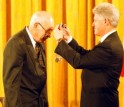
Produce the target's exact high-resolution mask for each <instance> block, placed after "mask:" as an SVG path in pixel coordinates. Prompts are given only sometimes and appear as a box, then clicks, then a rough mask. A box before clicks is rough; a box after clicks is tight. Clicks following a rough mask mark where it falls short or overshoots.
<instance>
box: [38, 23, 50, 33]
mask: <svg viewBox="0 0 124 107" xmlns="http://www.w3.org/2000/svg"><path fill="white" fill-rule="evenodd" d="M37 24H39V25H40V26H41V27H42V29H43V30H44V31H45V35H46V34H49V35H50V33H51V32H50V33H47V31H49V30H46V29H45V28H44V27H43V25H42V24H41V23H37ZM50 30H52V29H50Z"/></svg>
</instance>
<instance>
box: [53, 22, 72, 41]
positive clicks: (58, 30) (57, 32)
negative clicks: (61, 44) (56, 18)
mask: <svg viewBox="0 0 124 107" xmlns="http://www.w3.org/2000/svg"><path fill="white" fill-rule="evenodd" d="M54 37H55V39H56V40H57V41H58V40H60V39H63V40H66V41H67V40H68V39H69V37H70V31H69V29H68V28H67V26H66V25H65V24H59V25H57V26H56V27H55V29H54Z"/></svg>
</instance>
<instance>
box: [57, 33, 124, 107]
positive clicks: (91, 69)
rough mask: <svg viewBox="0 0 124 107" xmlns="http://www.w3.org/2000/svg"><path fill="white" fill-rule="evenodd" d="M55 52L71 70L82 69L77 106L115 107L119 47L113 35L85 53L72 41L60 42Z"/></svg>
mask: <svg viewBox="0 0 124 107" xmlns="http://www.w3.org/2000/svg"><path fill="white" fill-rule="evenodd" d="M55 52H56V53H57V54H59V55H61V56H62V57H63V58H65V59H66V60H67V61H68V62H69V63H70V64H71V65H72V66H73V67H74V68H76V69H83V72H82V77H81V78H82V93H81V107H119V106H118V91H117V88H118V85H119V77H120V72H121V69H122V59H123V58H122V54H123V48H122V44H121V41H120V39H119V37H118V34H117V32H114V33H112V34H111V35H109V37H107V38H106V39H105V40H104V42H102V43H100V44H98V45H96V46H95V47H94V48H93V49H92V50H85V49H84V48H83V47H81V46H79V45H78V44H77V42H76V41H75V40H74V39H73V40H72V41H71V42H70V43H69V44H67V43H66V42H65V41H64V40H63V41H61V42H60V43H59V44H58V46H57V47H56V49H55Z"/></svg>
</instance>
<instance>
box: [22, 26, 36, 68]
mask: <svg viewBox="0 0 124 107" xmlns="http://www.w3.org/2000/svg"><path fill="white" fill-rule="evenodd" d="M23 33H24V37H25V42H26V48H27V52H28V54H29V56H30V58H31V60H32V63H33V65H34V68H35V70H36V67H35V59H36V57H37V56H36V53H35V51H34V48H33V45H32V43H31V40H30V38H29V36H28V34H27V31H26V28H25V29H24V30H23Z"/></svg>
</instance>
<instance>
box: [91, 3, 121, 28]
mask: <svg viewBox="0 0 124 107" xmlns="http://www.w3.org/2000/svg"><path fill="white" fill-rule="evenodd" d="M93 14H98V15H100V16H102V17H103V18H106V19H108V20H109V22H110V24H111V25H112V26H113V27H117V25H118V21H119V17H120V15H119V11H118V10H117V8H115V6H114V5H112V4H110V3H107V2H104V3H101V4H99V5H98V6H96V7H95V8H94V9H93Z"/></svg>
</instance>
